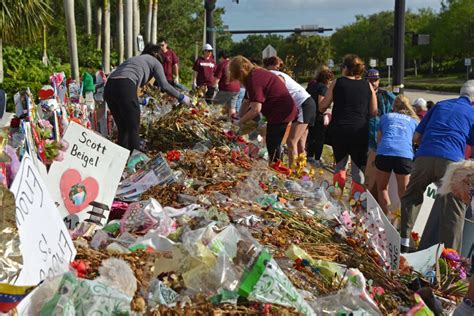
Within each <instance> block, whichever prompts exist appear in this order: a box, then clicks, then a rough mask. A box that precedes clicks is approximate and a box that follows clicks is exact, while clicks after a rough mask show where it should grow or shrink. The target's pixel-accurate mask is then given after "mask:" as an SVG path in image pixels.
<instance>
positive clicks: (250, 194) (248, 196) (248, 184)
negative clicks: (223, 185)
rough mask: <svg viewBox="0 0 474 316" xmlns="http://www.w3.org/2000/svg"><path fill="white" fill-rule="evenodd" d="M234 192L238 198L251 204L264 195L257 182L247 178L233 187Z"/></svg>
mask: <svg viewBox="0 0 474 316" xmlns="http://www.w3.org/2000/svg"><path fill="white" fill-rule="evenodd" d="M234 192H235V193H236V195H237V196H238V197H239V198H241V199H245V200H248V201H253V202H255V201H257V198H259V197H261V196H263V195H265V192H264V191H263V190H262V188H261V187H260V185H259V183H258V181H257V180H255V179H254V178H252V177H248V178H247V179H245V181H242V182H239V183H238V184H237V185H236V186H235V188H234Z"/></svg>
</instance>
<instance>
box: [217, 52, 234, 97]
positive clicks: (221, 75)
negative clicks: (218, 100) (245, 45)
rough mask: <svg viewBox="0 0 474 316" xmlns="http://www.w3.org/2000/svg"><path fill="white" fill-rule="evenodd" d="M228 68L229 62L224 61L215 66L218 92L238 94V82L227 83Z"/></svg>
mask: <svg viewBox="0 0 474 316" xmlns="http://www.w3.org/2000/svg"><path fill="white" fill-rule="evenodd" d="M228 67H229V60H228V59H224V60H223V61H221V62H220V63H219V65H217V69H216V73H215V77H216V78H217V79H219V91H227V92H239V91H240V82H239V81H238V80H234V81H229V77H228V76H227V75H228V73H227V68H228Z"/></svg>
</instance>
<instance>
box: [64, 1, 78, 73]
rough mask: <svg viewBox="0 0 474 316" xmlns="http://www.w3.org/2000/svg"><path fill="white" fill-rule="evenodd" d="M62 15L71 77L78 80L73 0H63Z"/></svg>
mask: <svg viewBox="0 0 474 316" xmlns="http://www.w3.org/2000/svg"><path fill="white" fill-rule="evenodd" d="M64 13H65V15H66V31H67V39H68V46H69V60H70V63H71V76H72V79H74V80H79V60H78V57H77V39H76V19H75V16H74V0H64Z"/></svg>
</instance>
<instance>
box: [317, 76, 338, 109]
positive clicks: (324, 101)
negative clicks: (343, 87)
mask: <svg viewBox="0 0 474 316" xmlns="http://www.w3.org/2000/svg"><path fill="white" fill-rule="evenodd" d="M335 85H336V80H334V81H333V82H332V83H331V85H330V86H329V88H328V91H327V92H326V96H325V97H324V98H323V99H322V102H321V103H319V112H321V113H324V112H326V110H327V109H328V108H329V106H330V105H331V103H332V101H333V90H334V86H335Z"/></svg>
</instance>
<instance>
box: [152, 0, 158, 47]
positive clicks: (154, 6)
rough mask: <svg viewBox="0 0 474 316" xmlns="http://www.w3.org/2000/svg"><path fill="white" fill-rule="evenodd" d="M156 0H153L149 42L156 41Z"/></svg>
mask: <svg viewBox="0 0 474 316" xmlns="http://www.w3.org/2000/svg"><path fill="white" fill-rule="evenodd" d="M157 37H158V0H153V18H152V21H151V43H152V44H156V42H157V41H158V38H157Z"/></svg>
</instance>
